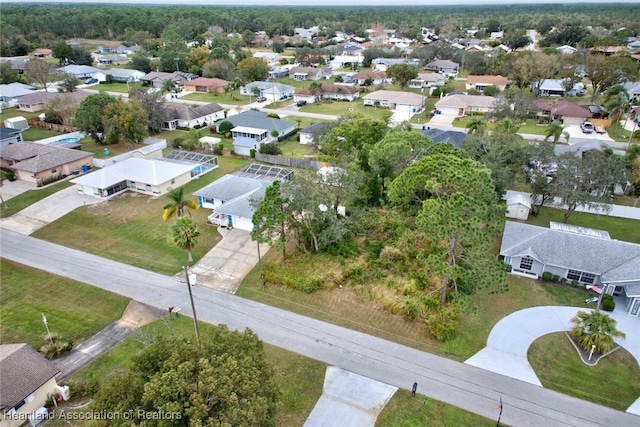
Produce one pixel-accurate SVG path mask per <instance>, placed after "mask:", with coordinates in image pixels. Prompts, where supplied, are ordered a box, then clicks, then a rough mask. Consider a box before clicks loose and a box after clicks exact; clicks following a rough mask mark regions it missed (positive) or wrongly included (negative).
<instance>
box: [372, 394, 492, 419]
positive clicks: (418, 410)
mask: <svg viewBox="0 0 640 427" xmlns="http://www.w3.org/2000/svg"><path fill="white" fill-rule="evenodd" d="M496 404H497V402H496ZM497 417H498V411H497V410H496V419H497ZM494 425H495V421H493V420H489V419H487V418H484V417H481V416H480V415H476V414H473V413H471V412H467V411H465V410H464V409H460V408H457V407H455V406H452V405H447V404H446V403H442V402H439V401H437V400H433V399H429V398H428V397H423V396H419V395H418V396H416V397H415V398H413V397H411V393H410V392H408V391H406V390H398V391H397V392H396V393H395V394H394V395H393V397H392V398H391V400H390V401H389V403H387V406H385V407H384V409H383V410H382V412H381V413H380V415H379V416H378V420H377V421H376V427H423V426H442V427H460V426H474V427H475V426H477V427H480V426H486V427H489V426H494Z"/></svg>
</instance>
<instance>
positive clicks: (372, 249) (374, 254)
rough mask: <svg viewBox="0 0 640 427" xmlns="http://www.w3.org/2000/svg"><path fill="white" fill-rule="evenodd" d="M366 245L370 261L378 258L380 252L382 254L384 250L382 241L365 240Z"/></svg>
mask: <svg viewBox="0 0 640 427" xmlns="http://www.w3.org/2000/svg"><path fill="white" fill-rule="evenodd" d="M366 245H367V246H368V247H369V259H370V260H374V259H378V258H380V252H382V249H384V241H383V240H367V241H366Z"/></svg>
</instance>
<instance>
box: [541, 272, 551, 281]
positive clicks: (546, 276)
mask: <svg viewBox="0 0 640 427" xmlns="http://www.w3.org/2000/svg"><path fill="white" fill-rule="evenodd" d="M542 280H544V281H545V282H550V281H551V280H553V274H551V273H549V272H548V271H545V272H544V273H542Z"/></svg>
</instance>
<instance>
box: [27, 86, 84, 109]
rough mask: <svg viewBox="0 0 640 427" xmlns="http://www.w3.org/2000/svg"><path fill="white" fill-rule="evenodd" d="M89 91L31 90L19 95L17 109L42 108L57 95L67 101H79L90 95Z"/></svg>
mask: <svg viewBox="0 0 640 427" xmlns="http://www.w3.org/2000/svg"><path fill="white" fill-rule="evenodd" d="M90 95H91V93H89V92H85V91H83V90H77V91H75V92H68V93H58V92H33V93H30V94H28V95H24V96H21V97H20V98H19V99H18V106H17V107H18V109H20V110H23V111H29V112H36V111H41V110H44V109H45V108H46V107H47V104H48V103H49V102H51V100H52V99H53V98H55V97H57V96H61V97H64V98H68V99H69V102H77V103H80V102H81V101H82V100H83V99H85V98H86V97H88V96H90Z"/></svg>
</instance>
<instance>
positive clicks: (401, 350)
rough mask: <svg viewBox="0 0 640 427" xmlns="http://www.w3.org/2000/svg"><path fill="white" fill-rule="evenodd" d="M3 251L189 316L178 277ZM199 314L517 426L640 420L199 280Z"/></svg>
mask: <svg viewBox="0 0 640 427" xmlns="http://www.w3.org/2000/svg"><path fill="white" fill-rule="evenodd" d="M0 257H2V258H5V259H9V260H12V261H15V262H19V263H22V264H25V265H28V266H31V267H35V268H39V269H41V270H44V271H48V272H51V273H53V274H57V275H60V276H65V277H69V278H72V279H75V280H78V281H80V282H84V283H88V284H91V285H93V286H97V287H100V288H103V289H106V290H109V291H112V292H115V293H118V294H121V295H124V296H127V297H129V298H133V299H135V300H138V301H140V302H143V303H146V304H149V305H151V306H155V307H159V308H165V309H166V308H167V307H169V306H179V307H181V313H184V314H187V315H189V314H191V310H190V305H189V303H188V294H187V289H186V288H185V287H186V285H185V284H184V283H180V282H179V281H177V280H176V279H174V278H171V277H167V276H163V275H160V274H156V273H152V272H149V271H146V270H142V269H139V268H135V267H132V266H129V265H125V264H121V263H118V262H114V261H110V260H107V259H104V258H100V257H97V256H93V255H90V254H87V253H84V252H80V251H76V250H73V249H69V248H66V247H63V246H59V245H55V244H52V243H49V242H45V241H42V240H38V239H35V238H33V237H29V236H24V235H20V234H18V233H15V232H12V231H9V230H6V229H0ZM193 291H194V298H195V301H196V307H197V310H198V318H199V319H200V320H202V321H204V322H207V323H212V324H221V323H222V324H226V325H228V326H229V327H230V328H232V329H239V330H244V329H245V328H251V329H252V330H253V331H255V332H256V333H257V334H258V335H259V336H260V338H261V339H262V340H263V341H265V342H267V343H270V344H273V345H276V346H280V347H283V348H286V349H288V350H291V351H294V352H297V353H300V354H303V355H305V356H308V357H311V358H314V359H317V360H322V361H324V362H326V363H328V364H330V365H334V366H337V367H340V368H342V369H345V370H348V371H351V372H354V373H357V374H360V375H364V376H366V377H369V378H372V379H375V380H378V381H381V382H384V383H387V384H390V385H393V386H396V387H400V388H404V389H410V387H411V386H412V384H413V382H414V381H415V382H417V383H418V384H420V392H421V393H423V394H424V395H426V396H429V397H432V398H434V399H438V400H441V401H443V402H447V403H450V404H453V405H456V406H459V407H461V408H464V409H466V410H468V411H471V412H474V413H477V414H480V415H483V416H485V417H488V418H490V419H496V418H497V416H498V408H497V405H498V401H499V399H500V398H502V400H503V407H504V412H503V415H502V420H503V422H504V423H507V424H510V425H513V426H640V417H637V416H635V415H631V414H628V413H624V412H621V411H616V410H613V409H610V408H606V407H603V406H599V405H595V404H592V403H589V402H586V401H582V400H579V399H575V398H572V397H569V396H566V395H563V394H560V393H556V392H554V391H551V390H547V389H544V388H541V387H538V386H535V385H532V384H528V383H525V382H522V381H518V380H515V379H512V378H509V377H505V376H502V375H499V374H495V373H492V372H489V371H485V370H482V369H479V368H475V367H473V366H468V365H465V364H463V363H459V362H455V361H452V360H449V359H445V358H442V357H438V356H435V355H432V354H429V353H424V352H421V351H418V350H414V349H411V348H408V347H404V346H401V345H398V344H395V343H392V342H389V341H385V340H382V339H379V338H376V337H372V336H370V335H366V334H362V333H359V332H355V331H352V330H349V329H346V328H342V327H338V326H335V325H332V324H329V323H325V322H321V321H318V320H314V319H311V318H307V317H304V316H300V315H297V314H294V313H290V312H287V311H284V310H280V309H277V308H273V307H270V306H266V305H264V304H260V303H256V302H253V301H249V300H246V299H243V298H240V297H237V296H235V295H228V294H223V293H220V292H216V291H214V290H211V289H208V288H203V287H199V286H196V287H194V288H193ZM43 297H45V296H43Z"/></svg>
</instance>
